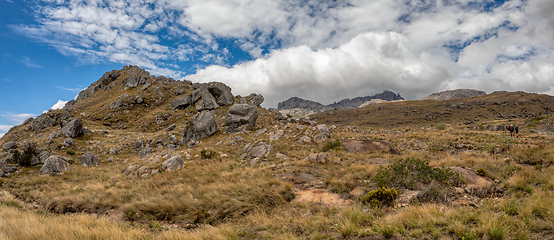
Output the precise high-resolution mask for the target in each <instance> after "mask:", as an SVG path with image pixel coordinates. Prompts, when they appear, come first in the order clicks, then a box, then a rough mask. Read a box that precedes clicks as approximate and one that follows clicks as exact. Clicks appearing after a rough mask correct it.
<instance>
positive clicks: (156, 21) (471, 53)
mask: <svg viewBox="0 0 554 240" xmlns="http://www.w3.org/2000/svg"><path fill="white" fill-rule="evenodd" d="M553 12H554V1H551V0H510V1H507V0H481V1H473V0H335V1H331V0H318V1H315V0H302V1H298V0H278V1H275V0H158V1H155V0H112V1H106V0H0V72H1V73H2V74H0V102H2V104H1V105H0V136H1V135H2V134H3V133H5V132H6V131H7V130H8V129H9V128H10V127H11V126H14V125H17V124H20V123H21V122H22V121H23V120H25V119H26V118H28V117H31V116H36V115H39V114H41V113H42V112H43V111H44V110H47V109H50V108H51V107H52V106H53V105H54V104H56V103H57V102H58V101H59V100H63V101H68V100H71V99H73V98H74V97H75V95H77V94H78V92H79V91H80V90H82V89H84V88H86V87H87V86H88V85H90V84H91V83H92V82H94V81H96V80H97V79H98V78H100V77H101V76H102V74H103V73H104V72H107V71H110V70H112V69H121V68H122V67H123V66H124V65H128V64H131V65H139V66H141V67H143V68H146V69H148V70H149V71H150V72H151V73H152V74H154V75H165V76H168V77H173V78H175V79H183V78H185V79H189V80H192V81H197V82H208V81H221V82H224V83H226V84H228V85H229V86H230V87H231V88H232V89H233V93H234V94H240V95H247V94H249V93H252V92H256V93H261V94H262V95H264V97H265V99H266V101H265V102H264V104H263V106H265V107H276V105H277V103H278V102H279V101H283V100H286V99H288V98H289V97H292V96H298V97H302V98H306V99H311V100H315V101H319V102H322V103H326V104H327V103H332V102H334V101H338V100H341V99H344V98H352V97H356V96H367V95H372V94H376V93H379V92H382V91H384V90H392V91H394V92H397V93H400V94H401V95H402V96H404V97H405V98H407V99H419V98H421V97H424V96H427V95H429V94H431V93H433V92H438V91H442V90H449V89H456V88H473V89H480V90H484V91H487V92H492V91H496V90H507V91H519V90H521V91H527V92H537V93H546V94H551V95H553V94H554V90H553V86H554V16H553V15H554V14H552V13H553Z"/></svg>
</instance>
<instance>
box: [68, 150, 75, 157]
mask: <svg viewBox="0 0 554 240" xmlns="http://www.w3.org/2000/svg"><path fill="white" fill-rule="evenodd" d="M66 153H67V154H68V155H72V156H73V155H75V151H73V150H67V151H66Z"/></svg>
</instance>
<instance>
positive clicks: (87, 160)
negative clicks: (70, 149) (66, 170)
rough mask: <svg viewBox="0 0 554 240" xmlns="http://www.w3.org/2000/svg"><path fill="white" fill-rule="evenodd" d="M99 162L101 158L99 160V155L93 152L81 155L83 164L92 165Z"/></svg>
mask: <svg viewBox="0 0 554 240" xmlns="http://www.w3.org/2000/svg"><path fill="white" fill-rule="evenodd" d="M99 163H100V160H98V157H96V155H94V154H92V153H85V154H83V156H81V166H84V167H92V166H98V164H99Z"/></svg>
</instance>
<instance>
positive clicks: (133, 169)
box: [123, 164, 140, 175]
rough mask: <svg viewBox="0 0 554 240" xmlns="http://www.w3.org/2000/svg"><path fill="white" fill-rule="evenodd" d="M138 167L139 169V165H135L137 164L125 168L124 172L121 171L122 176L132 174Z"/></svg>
mask: <svg viewBox="0 0 554 240" xmlns="http://www.w3.org/2000/svg"><path fill="white" fill-rule="evenodd" d="M139 167H140V165H137V164H133V165H130V166H127V167H126V168H125V170H123V175H129V174H131V173H133V172H134V171H135V170H136V169H137V168H139Z"/></svg>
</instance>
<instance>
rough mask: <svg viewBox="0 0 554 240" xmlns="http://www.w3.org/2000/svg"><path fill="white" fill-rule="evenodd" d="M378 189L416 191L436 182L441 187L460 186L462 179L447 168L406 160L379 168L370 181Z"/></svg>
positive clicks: (425, 161) (424, 161)
mask: <svg viewBox="0 0 554 240" xmlns="http://www.w3.org/2000/svg"><path fill="white" fill-rule="evenodd" d="M372 180H373V181H374V182H375V183H377V186H379V187H385V186H386V187H400V188H407V189H411V190H413V189H416V188H419V187H421V186H422V185H427V184H430V183H431V182H433V181H437V182H439V183H441V184H443V185H448V186H461V185H462V184H463V182H464V180H463V177H462V176H460V174H458V173H457V172H454V171H452V170H451V169H449V168H443V167H437V168H436V167H432V166H430V165H429V161H427V160H419V159H415V158H407V159H403V160H400V161H399V162H397V163H394V164H391V165H389V166H386V167H383V166H381V167H379V169H377V172H376V174H375V176H374V177H373V179H372Z"/></svg>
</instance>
